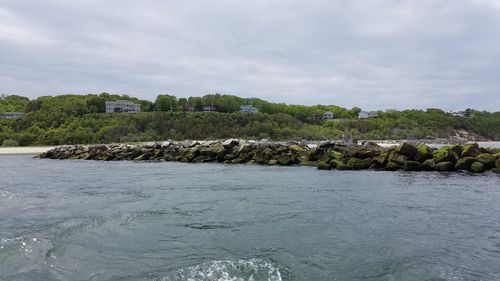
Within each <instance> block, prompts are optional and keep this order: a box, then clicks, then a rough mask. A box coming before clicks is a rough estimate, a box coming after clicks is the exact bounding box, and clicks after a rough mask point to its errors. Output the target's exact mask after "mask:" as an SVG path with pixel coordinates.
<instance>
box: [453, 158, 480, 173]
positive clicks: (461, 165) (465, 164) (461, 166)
mask: <svg viewBox="0 0 500 281" xmlns="http://www.w3.org/2000/svg"><path fill="white" fill-rule="evenodd" d="M476 161H477V160H476V158H474V157H463V158H460V159H458V161H457V164H455V169H457V170H459V171H460V170H467V171H470V167H471V166H472V164H473V163H474V162H476Z"/></svg>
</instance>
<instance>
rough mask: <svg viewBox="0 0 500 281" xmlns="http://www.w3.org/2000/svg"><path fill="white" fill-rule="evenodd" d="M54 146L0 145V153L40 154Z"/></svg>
mask: <svg viewBox="0 0 500 281" xmlns="http://www.w3.org/2000/svg"><path fill="white" fill-rule="evenodd" d="M54 147H55V146H19V147H0V155H8V154H34V155H35V154H40V153H43V152H45V151H48V150H50V149H52V148H54Z"/></svg>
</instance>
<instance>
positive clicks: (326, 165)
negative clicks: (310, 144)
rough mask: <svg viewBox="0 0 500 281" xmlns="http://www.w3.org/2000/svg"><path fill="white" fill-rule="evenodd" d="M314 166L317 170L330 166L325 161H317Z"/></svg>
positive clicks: (328, 168) (326, 168) (329, 167)
mask: <svg viewBox="0 0 500 281" xmlns="http://www.w3.org/2000/svg"><path fill="white" fill-rule="evenodd" d="M316 167H318V170H330V169H331V168H332V167H331V166H330V164H329V163H328V162H326V161H320V162H318V164H317V166H316Z"/></svg>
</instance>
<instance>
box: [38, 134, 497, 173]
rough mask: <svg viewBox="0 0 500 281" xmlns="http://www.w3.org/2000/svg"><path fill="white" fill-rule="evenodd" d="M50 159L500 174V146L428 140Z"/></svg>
mask: <svg viewBox="0 0 500 281" xmlns="http://www.w3.org/2000/svg"><path fill="white" fill-rule="evenodd" d="M39 157H40V158H50V159H83V160H103V161H119V160H134V161H180V162H193V163H199V162H219V163H228V164H240V163H255V164H261V165H282V166H288V165H302V166H316V167H317V168H318V169H325V170H329V169H338V170H362V169H374V170H388V171H395V170H405V171H469V172H472V173H483V172H486V171H492V172H495V173H500V149H496V148H484V147H479V145H478V144H477V143H470V144H464V145H448V146H442V147H440V148H432V147H430V146H428V145H426V144H424V143H418V144H417V143H408V142H403V143H402V144H400V145H399V146H393V147H388V148H384V147H381V146H379V145H377V144H376V143H373V142H366V143H364V144H363V145H346V144H341V143H336V142H333V141H322V142H318V143H316V144H314V145H311V144H306V143H303V142H267V141H264V142H255V141H246V140H239V139H228V140H219V141H179V142H174V141H165V142H158V143H149V144H110V145H90V146H81V145H71V146H59V147H56V148H54V149H51V150H49V151H47V152H45V153H42V154H41V155H39Z"/></svg>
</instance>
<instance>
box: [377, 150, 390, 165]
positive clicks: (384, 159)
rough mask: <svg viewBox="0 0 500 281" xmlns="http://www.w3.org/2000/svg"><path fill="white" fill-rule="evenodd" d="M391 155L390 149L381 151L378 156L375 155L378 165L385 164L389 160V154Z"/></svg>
mask: <svg viewBox="0 0 500 281" xmlns="http://www.w3.org/2000/svg"><path fill="white" fill-rule="evenodd" d="M390 155H391V151H390V150H386V151H382V152H381V153H380V155H379V156H378V157H376V161H377V164H378V165H379V166H385V165H386V164H387V162H389V156H390Z"/></svg>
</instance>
